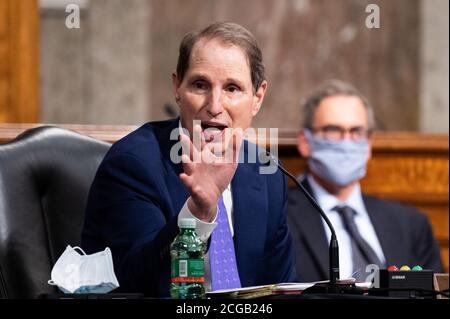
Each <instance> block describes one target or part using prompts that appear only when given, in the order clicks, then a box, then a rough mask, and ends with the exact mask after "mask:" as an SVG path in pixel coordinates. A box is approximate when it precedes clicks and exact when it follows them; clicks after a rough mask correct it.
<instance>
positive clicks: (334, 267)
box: [260, 151, 339, 285]
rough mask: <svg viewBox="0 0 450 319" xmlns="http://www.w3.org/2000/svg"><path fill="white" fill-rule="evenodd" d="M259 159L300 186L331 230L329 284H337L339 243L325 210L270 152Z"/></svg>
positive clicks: (262, 154)
mask: <svg viewBox="0 0 450 319" xmlns="http://www.w3.org/2000/svg"><path fill="white" fill-rule="evenodd" d="M260 161H261V162H262V163H263V164H268V165H270V163H272V164H274V165H276V166H277V167H278V168H279V169H280V170H281V171H282V172H283V173H284V174H285V175H286V176H288V177H289V178H290V179H291V180H293V181H294V183H295V184H296V185H297V186H298V187H299V188H300V190H301V191H302V193H303V194H304V195H305V197H306V199H307V200H308V201H309V202H310V204H311V205H312V206H313V207H314V208H315V210H316V211H317V212H319V214H320V215H321V216H322V218H323V219H324V220H325V223H326V224H327V226H328V228H329V229H330V231H331V239H330V246H329V258H330V267H329V268H330V269H329V271H330V284H331V285H334V284H337V281H338V280H339V245H338V241H337V237H336V232H335V230H334V227H333V224H331V222H330V220H329V219H328V216H327V215H326V214H325V212H324V211H323V210H322V208H321V207H320V206H319V204H317V202H316V201H315V199H314V198H313V197H312V196H311V194H309V192H308V191H307V190H306V189H305V187H304V186H303V185H302V184H301V183H300V182H299V181H298V180H297V178H295V176H294V175H292V174H291V173H290V172H288V171H287V170H286V169H285V168H284V167H283V166H282V165H281V164H280V163H279V162H278V160H277V159H276V158H275V157H274V156H273V155H272V154H270V153H269V152H268V151H266V152H265V153H264V152H263V153H261V154H260Z"/></svg>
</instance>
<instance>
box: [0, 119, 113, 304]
mask: <svg viewBox="0 0 450 319" xmlns="http://www.w3.org/2000/svg"><path fill="white" fill-rule="evenodd" d="M109 147H110V144H108V143H105V142H101V141H98V140H95V139H93V138H90V137H87V136H84V135H80V134H78V133H75V132H73V131H69V130H65V129H61V128H56V127H50V126H43V127H39V128H35V129H30V130H28V131H26V132H24V133H22V134H21V135H19V136H18V137H17V138H16V139H14V140H13V141H11V142H10V143H7V144H3V145H0V295H1V296H2V297H3V298H36V297H38V296H39V295H40V294H52V293H56V292H57V289H56V288H55V287H52V286H50V285H48V284H47V281H48V280H49V279H50V273H51V269H52V267H53V265H54V263H55V262H56V260H57V259H58V257H59V256H60V255H61V254H62V252H63V251H64V250H65V248H66V246H67V245H72V246H75V245H79V244H80V242H81V230H82V227H83V222H84V209H85V205H86V201H87V195H88V192H89V188H90V185H91V183H92V180H93V179H94V176H95V173H96V171H97V168H98V166H99V164H100V162H101V160H102V159H103V157H104V155H105V154H106V152H107V151H108V149H109Z"/></svg>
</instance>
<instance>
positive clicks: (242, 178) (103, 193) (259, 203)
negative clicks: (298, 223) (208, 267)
mask: <svg viewBox="0 0 450 319" xmlns="http://www.w3.org/2000/svg"><path fill="white" fill-rule="evenodd" d="M177 127H178V120H169V121H161V122H152V123H147V124H145V125H143V126H142V127H140V128H139V129H137V130H136V131H134V132H132V133H131V134H129V135H128V136H126V137H124V138H123V139H121V140H120V141H118V142H116V143H115V144H114V145H113V146H112V147H111V149H110V151H109V152H108V153H107V155H106V156H105V158H104V160H103V162H102V163H101V165H100V167H99V169H98V172H97V174H96V177H95V179H94V182H93V184H92V186H91V190H90V194H89V199H88V204H87V209H86V219H85V225H84V229H83V233H82V247H83V248H84V249H86V251H87V252H88V253H93V252H97V251H100V250H103V249H105V247H110V248H111V251H112V255H113V261H114V269H115V272H116V275H117V277H118V280H119V283H120V285H121V287H120V290H119V291H123V292H142V293H144V294H146V295H148V296H155V297H164V296H168V295H169V283H170V255H169V246H170V243H171V242H172V241H173V239H174V237H175V236H176V235H177V233H178V226H177V216H178V213H179V211H180V210H181V208H182V206H183V204H184V203H185V201H186V199H187V198H188V197H189V194H188V192H187V190H186V188H185V187H184V185H183V184H182V183H181V181H180V179H179V177H178V175H179V174H180V173H181V172H182V166H181V164H174V163H173V162H172V161H171V160H170V151H171V149H172V146H173V145H174V144H175V143H176V142H177V141H176V140H170V133H171V131H172V130H173V129H176V128H177ZM244 145H245V146H247V148H248V145H249V143H248V142H245V143H244ZM244 148H245V147H244ZM259 166H260V164H259V163H253V164H252V163H240V164H239V165H238V168H237V170H236V173H235V176H234V178H233V180H232V183H231V186H232V187H231V189H232V196H233V221H234V242H235V249H236V259H237V266H238V270H239V275H240V279H241V283H242V286H243V287H244V286H253V285H261V284H270V283H277V282H287V281H295V280H296V276H295V269H294V260H293V253H292V245H291V239H290V235H289V233H288V229H287V224H286V215H285V210H286V204H287V184H286V180H285V177H284V176H283V175H282V174H281V172H280V171H277V172H276V173H275V174H272V175H261V174H259Z"/></svg>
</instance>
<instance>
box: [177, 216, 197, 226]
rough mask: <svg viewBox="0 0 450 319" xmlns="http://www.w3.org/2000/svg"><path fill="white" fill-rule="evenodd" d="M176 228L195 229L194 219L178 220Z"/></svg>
mask: <svg viewBox="0 0 450 319" xmlns="http://www.w3.org/2000/svg"><path fill="white" fill-rule="evenodd" d="M178 227H180V228H195V219H194V218H180V219H179V220H178Z"/></svg>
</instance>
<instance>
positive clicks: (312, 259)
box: [288, 80, 443, 282]
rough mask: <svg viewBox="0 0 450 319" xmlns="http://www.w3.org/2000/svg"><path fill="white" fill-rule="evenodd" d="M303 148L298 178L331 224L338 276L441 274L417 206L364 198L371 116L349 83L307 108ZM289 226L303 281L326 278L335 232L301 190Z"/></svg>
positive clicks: (320, 94)
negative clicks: (406, 269) (409, 268)
mask: <svg viewBox="0 0 450 319" xmlns="http://www.w3.org/2000/svg"><path fill="white" fill-rule="evenodd" d="M303 111H304V113H303V114H304V120H303V127H302V130H301V132H300V134H299V137H298V150H299V152H300V154H301V155H302V156H303V157H304V158H306V160H307V163H308V168H309V169H308V172H307V173H306V174H303V175H301V176H299V179H300V181H301V183H302V184H303V186H305V188H306V189H307V190H308V191H309V192H310V193H311V194H312V195H313V196H314V198H315V199H316V201H317V202H318V204H319V205H320V206H321V207H322V209H323V210H324V212H325V213H326V214H327V216H328V217H329V219H330V221H331V223H332V224H333V226H334V228H335V230H336V234H337V238H338V241H339V261H340V277H341V278H349V277H353V278H356V279H357V280H360V281H364V280H365V279H366V278H367V275H368V273H366V266H367V265H369V264H376V265H378V266H379V267H380V268H386V267H387V266H388V265H420V266H422V267H423V268H424V269H433V270H434V271H436V272H442V271H443V267H442V262H441V259H440V252H439V247H438V245H437V243H436V241H435V239H434V237H433V234H432V230H431V227H430V224H429V222H428V220H427V218H426V216H425V215H423V214H421V213H420V212H419V211H417V210H416V209H414V208H411V207H407V206H404V205H400V204H398V203H393V202H388V201H384V200H380V199H377V198H375V197H372V196H366V195H364V194H362V193H361V188H360V184H359V180H360V179H361V178H363V177H364V175H365V173H366V164H367V162H368V160H369V159H370V157H371V132H372V130H373V128H374V115H373V111H372V108H371V106H370V104H369V102H368V101H367V99H366V98H365V97H364V96H362V95H361V94H360V93H359V92H358V91H357V90H356V89H355V88H354V87H352V86H351V85H350V84H348V83H345V82H342V81H337V80H332V81H329V82H327V83H325V84H324V85H323V86H321V87H320V88H319V89H318V90H317V91H316V92H315V93H314V94H313V95H312V96H311V97H309V98H308V99H307V100H306V102H305V103H304V109H303ZM288 224H289V227H290V230H291V234H292V238H293V243H294V247H295V253H296V270H297V276H298V279H299V280H300V281H302V282H309V281H319V280H326V279H329V278H328V262H329V261H328V243H329V240H330V236H331V234H330V232H329V229H328V228H327V227H326V225H325V222H324V220H323V219H322V218H321V217H320V215H319V214H318V213H317V212H316V211H315V210H314V209H313V208H312V207H311V205H310V204H309V203H308V202H307V201H306V199H305V198H304V196H303V194H302V193H301V192H300V190H299V189H297V188H292V189H290V193H289V202H288Z"/></svg>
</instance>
